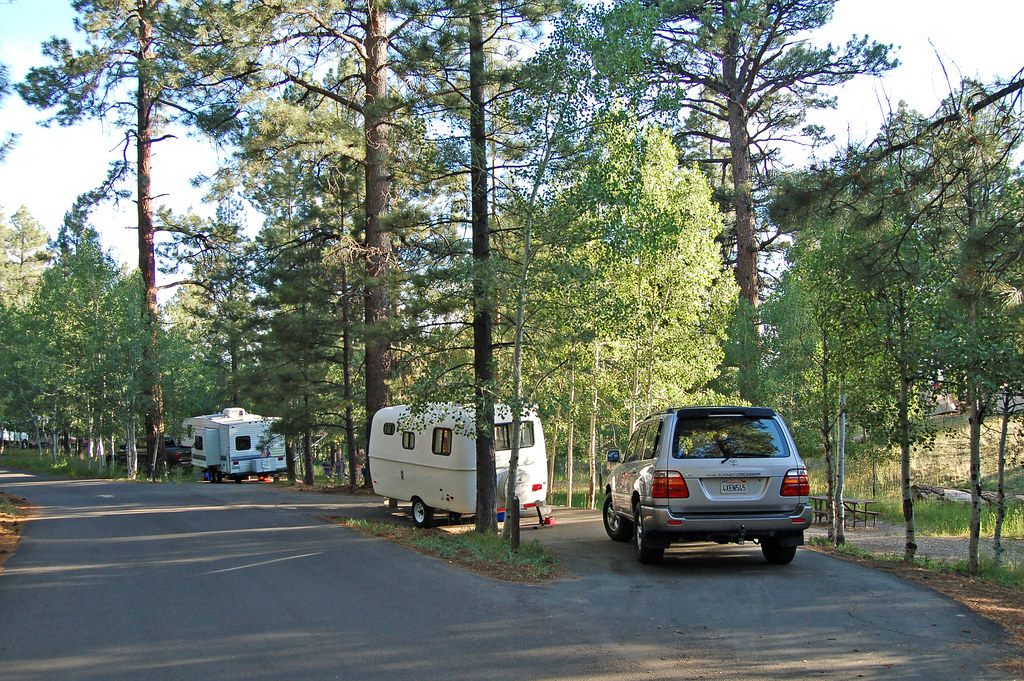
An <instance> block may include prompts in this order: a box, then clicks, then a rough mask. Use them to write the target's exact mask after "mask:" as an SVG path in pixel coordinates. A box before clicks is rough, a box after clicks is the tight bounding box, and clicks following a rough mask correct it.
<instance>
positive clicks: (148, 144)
mask: <svg viewBox="0 0 1024 681" xmlns="http://www.w3.org/2000/svg"><path fill="white" fill-rule="evenodd" d="M137 10H138V18H139V55H138V60H137V68H138V81H139V82H138V90H137V92H136V115H137V123H136V131H135V132H136V141H135V149H136V154H137V164H138V168H137V180H138V187H137V193H138V223H139V272H140V273H141V274H142V285H143V289H144V291H143V306H144V307H143V310H142V324H143V328H144V329H146V344H145V347H144V348H143V357H142V377H143V393H144V395H145V409H146V453H147V454H148V455H149V462H150V470H149V475H150V477H151V478H153V479H155V478H156V476H157V472H158V471H159V470H160V468H161V466H162V464H163V461H162V456H161V455H162V454H163V450H164V448H163V396H162V395H161V392H160V368H159V367H160V338H159V335H158V334H159V315H160V309H159V307H158V304H157V299H156V290H157V289H156V255H155V253H154V250H153V235H154V231H155V230H154V227H153V197H152V190H151V186H150V185H151V179H152V151H153V119H152V116H153V110H154V108H155V107H156V100H155V96H154V93H153V84H152V82H151V77H150V76H149V74H148V68H149V64H150V62H152V61H153V59H154V54H153V45H152V43H153V27H152V24H151V23H150V18H149V10H150V6H149V3H148V2H147V0H138V5H137Z"/></svg>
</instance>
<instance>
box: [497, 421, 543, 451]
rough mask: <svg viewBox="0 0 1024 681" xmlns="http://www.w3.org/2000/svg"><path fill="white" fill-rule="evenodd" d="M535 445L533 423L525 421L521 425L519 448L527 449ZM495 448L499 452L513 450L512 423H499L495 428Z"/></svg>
mask: <svg viewBox="0 0 1024 681" xmlns="http://www.w3.org/2000/svg"><path fill="white" fill-rule="evenodd" d="M533 445H534V439H533V421H523V422H522V423H520V424H519V447H520V448H526V447H532V446H533ZM494 448H495V449H496V450H498V451H501V450H503V449H512V424H511V423H499V424H497V425H495V426H494Z"/></svg>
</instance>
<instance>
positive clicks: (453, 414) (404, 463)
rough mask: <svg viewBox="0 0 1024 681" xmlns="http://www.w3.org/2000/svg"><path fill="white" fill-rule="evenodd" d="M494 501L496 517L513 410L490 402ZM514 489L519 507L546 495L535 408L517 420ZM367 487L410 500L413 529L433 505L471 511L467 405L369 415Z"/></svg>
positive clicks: (472, 450)
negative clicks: (369, 484)
mask: <svg viewBox="0 0 1024 681" xmlns="http://www.w3.org/2000/svg"><path fill="white" fill-rule="evenodd" d="M494 422H495V426H494V441H495V463H496V472H497V474H498V506H499V508H497V509H495V510H496V512H497V513H498V515H499V517H502V514H503V513H504V510H505V509H504V508H503V507H504V506H505V486H506V476H507V475H508V463H509V458H510V457H511V455H512V433H511V430H512V412H511V410H510V409H509V408H508V407H507V406H505V405H496V406H495V408H494ZM520 434H521V435H520V447H519V466H518V474H517V475H516V478H517V481H516V494H517V496H518V497H519V503H520V506H521V507H522V508H523V509H527V508H535V509H538V512H539V513H538V515H539V516H540V517H543V511H542V505H543V503H544V498H545V496H546V494H547V487H548V473H547V452H546V450H545V447H544V430H543V428H542V427H541V423H540V419H539V418H538V417H537V414H536V412H532V411H531V412H530V413H529V414H528V415H527V416H524V417H523V418H522V423H521V426H520ZM367 456H368V458H369V464H370V477H371V478H372V480H373V491H374V492H376V493H377V494H379V495H381V496H383V497H386V498H388V499H392V500H398V501H411V502H412V515H413V520H414V521H415V523H416V526H417V527H428V526H429V525H430V524H431V522H432V520H433V514H434V510H439V511H447V512H448V514H449V517H451V518H453V519H454V518H458V517H460V516H462V515H472V514H474V513H476V441H475V438H474V437H473V410H472V409H467V408H465V407H461V406H458V405H453V404H437V405H430V406H429V407H428V408H427V409H426V411H425V413H422V414H414V413H413V412H412V410H411V409H410V408H409V407H408V406H405V405H399V406H395V407H387V408H385V409H381V410H380V411H378V412H377V413H376V414H375V415H374V417H373V424H372V427H371V428H370V445H369V451H368V452H367Z"/></svg>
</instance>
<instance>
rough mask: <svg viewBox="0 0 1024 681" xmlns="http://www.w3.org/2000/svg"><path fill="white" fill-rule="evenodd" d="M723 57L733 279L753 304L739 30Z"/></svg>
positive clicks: (754, 281)
mask: <svg viewBox="0 0 1024 681" xmlns="http://www.w3.org/2000/svg"><path fill="white" fill-rule="evenodd" d="M727 41H728V48H727V54H726V56H725V57H724V58H723V59H722V79H723V81H724V83H725V86H726V89H727V90H728V91H729V102H728V116H729V154H730V156H731V157H732V163H731V167H732V183H733V202H734V204H733V207H734V209H735V211H736V282H737V283H738V284H739V287H740V296H742V297H743V298H745V299H746V300H747V301H748V302H749V303H750V304H751V305H752V306H753V307H755V308H756V307H757V306H758V304H759V303H760V293H759V291H758V281H757V253H758V248H757V240H756V238H755V234H754V193H753V189H752V185H751V168H750V131H749V130H748V129H747V119H748V118H749V112H748V111H746V110H745V108H744V105H743V102H744V101H746V98H745V97H744V96H743V93H742V89H743V86H744V83H743V81H742V80H741V77H740V76H741V74H739V73H738V68H739V57H738V52H739V34H738V33H732V34H731V35H729V37H728V38H727Z"/></svg>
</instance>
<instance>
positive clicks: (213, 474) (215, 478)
mask: <svg viewBox="0 0 1024 681" xmlns="http://www.w3.org/2000/svg"><path fill="white" fill-rule="evenodd" d="M222 480H224V474H223V473H221V472H220V471H210V482H213V483H218V484H219V483H220V482H221V481H222Z"/></svg>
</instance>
